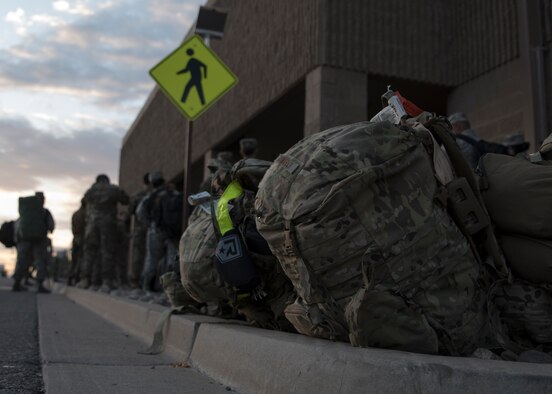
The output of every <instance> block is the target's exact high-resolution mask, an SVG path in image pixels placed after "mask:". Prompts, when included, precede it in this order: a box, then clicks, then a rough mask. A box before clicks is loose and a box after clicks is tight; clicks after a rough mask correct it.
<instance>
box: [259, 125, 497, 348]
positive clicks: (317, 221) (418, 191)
mask: <svg viewBox="0 0 552 394" xmlns="http://www.w3.org/2000/svg"><path fill="white" fill-rule="evenodd" d="M421 134H424V133H421ZM421 134H420V133H418V132H416V131H415V130H413V129H409V128H406V129H400V128H399V127H397V126H394V125H393V124H391V123H389V122H380V123H369V122H360V123H356V124H352V125H347V126H342V127H335V128H332V129H329V130H326V131H323V132H321V133H318V134H315V135H312V136H310V137H307V138H305V139H303V140H302V141H300V142H299V143H297V144H296V145H295V146H293V147H292V148H291V149H290V150H288V151H287V152H286V153H285V154H282V155H280V156H279V157H278V158H277V159H276V161H275V162H274V164H273V165H272V166H271V167H270V169H269V170H268V171H267V173H266V175H265V177H264V178H263V180H262V182H261V184H260V186H259V192H258V193H257V200H256V203H255V208H256V211H257V227H258V229H259V231H260V233H261V235H263V237H264V238H265V239H266V240H267V241H268V243H269V245H270V248H271V250H272V252H273V253H274V255H275V256H276V257H277V258H278V259H279V261H280V263H281V264H282V267H283V269H284V271H285V273H286V275H287V276H288V277H289V278H290V280H291V281H292V283H293V285H294V288H295V290H296V292H297V295H298V298H297V299H296V301H295V303H294V304H292V305H290V306H289V307H288V308H287V309H286V311H285V312H286V316H287V317H288V319H289V320H290V321H291V322H292V323H293V325H294V326H295V328H296V329H297V330H298V331H299V332H301V333H304V334H306V335H310V336H316V337H322V338H331V339H337V340H342V341H347V340H349V341H350V342H351V343H352V344H353V345H356V346H375V347H385V348H393V349H401V350H408V351H416V352H422V353H442V354H451V355H466V354H470V353H471V352H473V350H474V349H475V348H477V347H478V346H480V345H481V344H482V343H484V342H485V341H486V340H489V338H488V336H489V328H488V324H487V313H486V308H485V306H486V286H487V285H486V284H485V283H484V281H485V279H486V277H485V273H484V270H483V268H482V266H481V265H480V263H479V262H478V261H477V259H476V258H475V257H474V255H473V253H472V250H471V249H470V245H469V244H468V242H467V240H466V239H465V237H464V236H463V234H462V233H461V232H460V230H459V229H458V227H457V226H456V224H455V223H454V222H453V220H452V219H451V218H450V217H449V215H448V214H447V211H446V208H445V206H444V204H445V202H444V201H443V198H442V197H441V196H440V195H441V194H446V193H441V192H443V190H442V189H441V188H440V187H439V186H438V184H437V182H436V179H435V177H436V175H435V174H436V173H435V170H434V168H433V161H434V160H431V158H430V155H429V154H428V151H427V150H426V146H425V145H424V144H423V143H422V142H423V140H424V138H425V139H426V140H429V141H431V138H432V137H431V136H430V135H429V134H428V133H427V130H426V131H425V134H424V137H423V138H422V137H421ZM430 143H431V142H430ZM437 149H440V148H435V152H434V153H435V154H437V153H439V152H440V150H437ZM441 156H442V153H441ZM449 173H450V174H449V175H448V176H451V174H452V173H451V171H450V170H449ZM440 175H442V174H440ZM440 197H441V198H440ZM445 200H446V198H445Z"/></svg>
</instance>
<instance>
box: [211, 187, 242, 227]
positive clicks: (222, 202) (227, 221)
mask: <svg viewBox="0 0 552 394" xmlns="http://www.w3.org/2000/svg"><path fill="white" fill-rule="evenodd" d="M242 194H243V189H242V187H241V185H240V184H239V182H238V181H232V182H231V183H230V184H229V185H228V187H227V188H226V190H224V193H222V196H221V197H220V199H219V201H218V204H217V223H218V227H219V231H220V234H221V235H224V234H226V233H227V232H228V231H230V230H233V229H234V224H233V223H232V219H231V218H230V210H229V209H228V203H229V202H230V200H233V199H235V198H238V197H239V196H241V195H242Z"/></svg>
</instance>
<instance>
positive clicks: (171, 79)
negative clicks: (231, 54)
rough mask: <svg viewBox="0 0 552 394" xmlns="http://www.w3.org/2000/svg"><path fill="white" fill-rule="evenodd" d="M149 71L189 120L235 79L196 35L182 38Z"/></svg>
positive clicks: (219, 96)
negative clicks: (183, 39)
mask: <svg viewBox="0 0 552 394" xmlns="http://www.w3.org/2000/svg"><path fill="white" fill-rule="evenodd" d="M150 74H151V76H152V77H153V78H154V79H155V80H156V81H157V83H158V84H159V87H160V88H161V89H163V91H164V92H165V93H166V94H167V96H168V97H169V98H170V99H171V101H172V102H173V103H174V104H175V105H176V106H177V107H178V108H179V109H180V110H181V111H182V113H183V114H184V115H185V116H186V117H187V118H188V119H189V120H195V119H197V118H198V117H199V116H200V115H201V114H202V113H203V112H205V111H206V110H207V108H209V107H210V106H211V105H213V104H214V103H215V102H216V101H217V100H218V99H219V98H221V97H222V96H223V95H224V94H225V93H227V92H228V91H229V90H230V89H232V88H233V87H234V86H235V85H236V83H237V82H238V79H237V78H236V76H235V75H234V73H232V71H230V69H229V68H228V67H227V66H226V65H225V64H224V63H223V62H222V60H220V59H219V57H218V56H217V54H216V53H215V52H213V50H212V49H211V48H209V47H208V46H206V45H205V43H204V42H203V40H202V39H201V37H199V36H192V37H190V38H189V39H188V40H186V41H185V42H184V43H183V44H182V45H181V46H180V47H178V48H177V49H176V50H174V51H173V52H172V53H171V54H170V55H169V56H167V57H166V58H165V59H163V60H162V61H161V62H160V63H159V64H158V65H156V66H155V67H154V68H152V69H151V70H150Z"/></svg>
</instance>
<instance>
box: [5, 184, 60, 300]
mask: <svg viewBox="0 0 552 394" xmlns="http://www.w3.org/2000/svg"><path fill="white" fill-rule="evenodd" d="M35 196H36V197H37V198H38V199H39V200H40V204H41V205H42V207H43V208H42V210H43V211H42V212H43V214H42V220H43V221H44V223H43V224H44V226H43V228H44V230H43V234H42V236H41V237H40V238H33V239H27V238H26V235H25V234H24V233H23V231H22V229H21V228H20V226H18V230H17V234H16V237H17V262H16V266H15V274H14V279H15V282H14V284H13V287H12V291H22V290H27V288H26V287H24V286H22V285H21V281H22V280H23V279H25V277H26V275H27V274H28V271H29V267H30V265H31V264H35V266H36V269H37V282H38V292H39V293H49V292H50V290H48V289H47V288H46V287H44V284H43V282H44V280H45V279H46V276H47V274H48V272H47V264H48V259H49V252H48V244H49V239H48V233H51V232H53V231H54V227H55V223H54V218H53V217H52V214H51V213H50V211H49V210H48V209H46V208H44V201H45V199H44V194H43V193H42V192H36V193H35Z"/></svg>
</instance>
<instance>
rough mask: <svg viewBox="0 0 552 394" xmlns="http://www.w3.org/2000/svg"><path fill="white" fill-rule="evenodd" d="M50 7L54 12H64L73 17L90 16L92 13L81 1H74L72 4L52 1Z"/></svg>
mask: <svg viewBox="0 0 552 394" xmlns="http://www.w3.org/2000/svg"><path fill="white" fill-rule="evenodd" d="M52 6H53V7H54V9H55V10H56V11H60V12H66V13H68V14H73V15H84V16H88V15H92V14H94V11H92V10H91V9H90V8H89V7H88V5H87V4H86V3H85V2H83V1H74V2H73V3H71V2H69V1H65V0H58V1H54V2H53V4H52Z"/></svg>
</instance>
